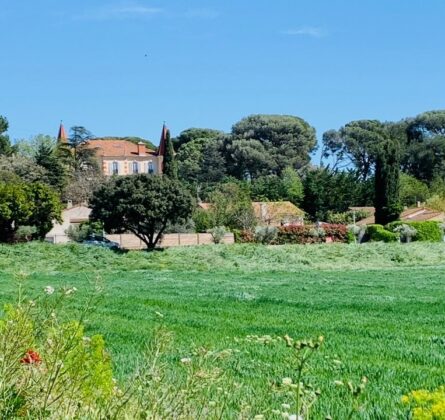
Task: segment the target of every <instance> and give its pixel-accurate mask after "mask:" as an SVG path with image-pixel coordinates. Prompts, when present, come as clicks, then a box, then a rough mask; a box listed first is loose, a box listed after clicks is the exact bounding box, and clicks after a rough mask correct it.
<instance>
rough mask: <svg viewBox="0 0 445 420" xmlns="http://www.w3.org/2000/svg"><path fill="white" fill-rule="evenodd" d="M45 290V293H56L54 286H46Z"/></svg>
mask: <svg viewBox="0 0 445 420" xmlns="http://www.w3.org/2000/svg"><path fill="white" fill-rule="evenodd" d="M43 290H44V291H45V293H46V294H47V295H52V294H53V293H54V290H55V289H54V287H52V286H46V287H45V288H44V289H43Z"/></svg>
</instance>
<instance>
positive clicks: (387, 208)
mask: <svg viewBox="0 0 445 420" xmlns="http://www.w3.org/2000/svg"><path fill="white" fill-rule="evenodd" d="M374 206H375V222H376V223H377V224H380V225H386V224H387V223H390V222H393V221H395V220H397V219H398V218H399V216H400V213H401V212H402V205H401V203H400V144H399V142H398V141H397V140H396V139H393V138H390V137H388V138H387V139H385V141H384V142H383V143H382V144H381V145H380V146H379V147H378V150H377V153H376V162H375V201H374Z"/></svg>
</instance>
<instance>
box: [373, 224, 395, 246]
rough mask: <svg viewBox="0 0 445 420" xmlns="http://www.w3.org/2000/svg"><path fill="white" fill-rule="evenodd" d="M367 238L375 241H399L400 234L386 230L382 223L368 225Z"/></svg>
mask: <svg viewBox="0 0 445 420" xmlns="http://www.w3.org/2000/svg"><path fill="white" fill-rule="evenodd" d="M366 239H368V240H370V241H373V242H397V241H398V240H399V235H397V234H395V233H393V232H390V231H389V230H386V229H385V228H384V227H383V226H382V225H379V224H375V225H368V226H367V227H366Z"/></svg>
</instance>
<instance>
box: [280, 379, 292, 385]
mask: <svg viewBox="0 0 445 420" xmlns="http://www.w3.org/2000/svg"><path fill="white" fill-rule="evenodd" d="M282 383H283V385H292V378H283V381H282Z"/></svg>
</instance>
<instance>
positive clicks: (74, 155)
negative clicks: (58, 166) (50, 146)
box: [58, 126, 99, 172]
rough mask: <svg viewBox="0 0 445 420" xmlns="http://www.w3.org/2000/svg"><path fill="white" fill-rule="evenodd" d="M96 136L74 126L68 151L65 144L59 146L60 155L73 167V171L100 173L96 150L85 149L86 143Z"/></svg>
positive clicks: (69, 139) (80, 127)
mask: <svg viewBox="0 0 445 420" xmlns="http://www.w3.org/2000/svg"><path fill="white" fill-rule="evenodd" d="M93 138H94V136H93V135H92V134H91V132H90V131H89V130H87V129H86V128H85V127H82V126H74V127H71V129H70V136H69V138H68V146H69V148H70V149H71V151H70V152H69V149H68V150H67V148H66V146H65V145H64V144H60V145H59V146H58V148H59V150H58V155H59V156H60V157H61V158H62V159H63V160H64V161H65V163H66V164H67V165H68V166H69V167H71V169H72V170H73V171H75V172H76V171H85V170H94V171H99V163H98V161H97V158H96V152H95V150H94V149H90V148H88V147H85V145H86V143H87V142H88V141H89V140H91V139H93Z"/></svg>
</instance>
